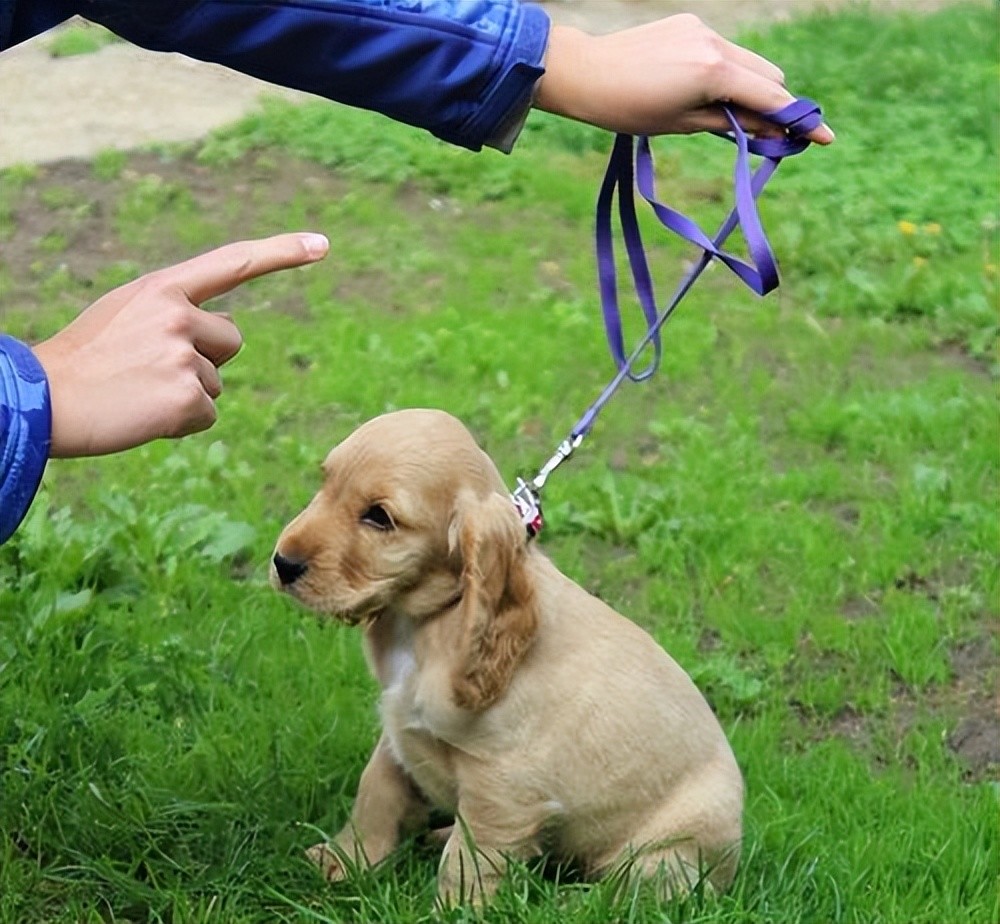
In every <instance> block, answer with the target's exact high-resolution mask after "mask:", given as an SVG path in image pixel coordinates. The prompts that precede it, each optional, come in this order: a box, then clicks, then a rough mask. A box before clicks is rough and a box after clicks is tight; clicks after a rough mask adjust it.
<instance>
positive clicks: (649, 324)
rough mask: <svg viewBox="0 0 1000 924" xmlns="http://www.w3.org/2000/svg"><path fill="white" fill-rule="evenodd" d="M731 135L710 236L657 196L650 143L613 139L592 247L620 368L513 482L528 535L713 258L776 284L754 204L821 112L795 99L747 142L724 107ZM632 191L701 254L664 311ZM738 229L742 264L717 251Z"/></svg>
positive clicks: (645, 374)
mask: <svg viewBox="0 0 1000 924" xmlns="http://www.w3.org/2000/svg"><path fill="white" fill-rule="evenodd" d="M723 111H724V112H725V114H726V118H727V119H728V121H729V124H730V128H731V131H729V132H716V133H715V134H717V135H718V136H719V137H720V138H725V139H726V140H727V141H731V142H733V143H734V144H735V145H736V163H735V166H734V169H733V186H734V198H735V203H734V207H733V210H732V211H731V212H730V214H729V216H728V217H727V218H726V220H725V221H724V222H723V223H722V225H721V227H720V228H719V230H718V231H717V232H716V234H715V236H714V237H713V238H709V237H708V236H707V235H706V234H705V233H704V232H703V231H702V229H701V228H700V227H699V226H698V225H697V223H695V222H694V221H692V220H691V219H690V218H688V217H687V216H686V215H684V214H682V213H681V212H678V211H677V210H675V209H672V208H670V206H668V205H665V204H663V203H662V202H660V201H659V200H658V199H657V198H656V183H655V178H654V168H653V154H652V151H651V150H650V147H649V138H648V137H646V136H645V135H640V136H639V137H638V139H637V140H636V139H634V138H633V136H631V135H618V136H617V137H616V138H615V143H614V147H613V148H612V151H611V158H610V160H609V161H608V169H607V171H606V172H605V174H604V180H603V182H602V183H601V189H600V192H599V193H598V197H597V216H596V218H597V221H596V232H595V241H596V249H597V272H598V281H599V290H600V295H601V311H602V315H603V318H604V330H605V334H606V335H607V339H608V347H609V348H610V350H611V356H612V358H613V360H614V362H615V365H616V367H617V369H618V372H617V374H616V375H615V376H614V378H612V380H611V381H610V382H609V383H608V384H607V385H606V386H605V388H604V390H603V391H602V392H601V394H600V395H599V396H598V398H597V400H596V401H595V402H594V403H593V404H592V405H591V406H590V407H589V408H587V410H586V411H585V412H584V414H583V416H581V417H580V419H579V420H578V421H577V422H576V424H575V425H574V426H573V429H572V430H571V431H570V435H569V436H568V437H567V438H566V439H565V440H563V442H562V443H560V445H559V447H558V448H557V450H556V452H555V454H554V455H553V456H552V458H551V459H549V461H548V462H547V463H546V464H545V465H544V466H543V467H542V469H541V470H540V471H539V473H538V475H537V476H536V477H535V478H534V479H533V480H532V481H531V482H530V483H528V482H525V481H524V480H523V479H520V478H519V479H518V484H517V488H516V489H515V491H514V494H513V499H514V503H515V505H516V506H517V508H518V510H519V512H520V514H521V519H522V521H523V522H524V524H525V528H526V529H527V532H528V536H529V538H530V537H533V536H535V535H536V534H537V533H538V532H539V530H540V529H541V527H542V516H541V500H540V496H539V492H540V491H541V488H542V486H543V485H544V484H545V481H546V480H547V479H548V476H549V475H550V474H551V472H552V471H553V470H554V469H555V468H556V467H557V466H558V465H561V464H562V463H563V462H564V461H565V460H566V459H568V458H569V456H570V455H571V454H572V452H573V451H574V450H575V449H576V448H577V446H579V445H580V443H581V442H582V441H583V438H584V437H585V436H586V435H587V434H588V433H589V432H590V430H591V429H592V428H593V426H594V423H595V422H596V420H597V417H598V415H599V414H600V412H601V410H602V409H603V408H604V405H605V404H607V402H608V401H609V400H610V399H611V397H612V396H613V395H614V393H615V392H616V391H617V390H618V388H619V386H620V385H621V384H622V382H624V381H625V380H626V379H628V380H630V381H633V382H642V381H645V380H646V379H648V378H650V377H651V376H652V375H653V374H654V373H655V372H656V370H657V369H658V368H659V365H660V359H661V356H662V349H663V348H662V343H661V338H660V330H661V329H662V327H663V325H664V324H666V322H667V321H668V320H669V318H670V316H671V315H672V314H673V312H674V309H676V307H677V305H678V304H679V303H680V301H681V299H682V298H684V296H685V295H686V294H687V293H688V291H689V290H690V289H691V286H693V285H694V283H695V281H696V280H697V279H698V277H699V276H700V275H701V273H702V272H703V271H704V269H705V267H706V266H708V264H709V263H710V262H711V261H712V260H713V259H716V260H719V261H720V262H722V263H724V264H725V265H726V266H728V267H729V269H731V270H732V271H733V272H734V273H735V274H736V275H737V276H738V277H739V278H740V279H741V280H742V281H743V282H744V283H745V284H746V285H747V286H748V287H749V288H750V289H752V290H753V291H754V292H756V293H757V294H758V295H766V294H767V293H768V292H771V291H772V290H774V289H775V288H776V287H777V286H778V268H777V263H776V260H775V257H774V253H773V251H772V250H771V245H770V243H769V242H768V240H767V235H766V234H765V233H764V228H763V226H762V225H761V221H760V215H759V213H758V211H757V198H758V196H760V194H761V192H762V191H763V189H764V186H765V185H766V184H767V181H768V180H769V179H770V178H771V177H772V176H773V174H774V171H775V170H777V168H778V165H779V164H780V163H781V160H782V158H785V157H791V156H794V155H796V154H800V153H801V152H802V151H804V150H805V149H806V148H807V147H808V146H809V143H810V142H809V141H808V140H807V139H806V138H804V137H803V136H804V135H805V133H807V132H810V131H812V130H813V129H814V128H816V127H817V126H818V125H819V124H820V123H821V122H822V120H823V115H822V112H821V110H820V107H819V105H818V104H817V103H815V102H814V101H813V100H811V99H807V98H805V97H803V98H800V99H797V100H795V101H794V102H792V103H790V104H789V105H788V106H786V107H784V108H783V109H780V110H778V111H777V112H772V113H768V114H766V118H767V119H768V120H769V121H771V122H774V123H775V124H776V125H779V126H780V127H782V128H783V129H784V130H785V135H784V136H783V137H780V138H750V137H748V136H747V134H746V132H745V131H743V129H742V128H741V127H740V124H739V122H737V120H736V117H735V116H734V115H733V113H732V112H731V111H730V109H729V108H728V107H723ZM751 154H755V155H758V156H760V157H762V158H763V161H762V163H761V164H760V166H758V168H757V169H756V171H753V170H751V167H750V155H751ZM633 187H634V188H636V189H638V190H639V194H640V195H641V196H642V198H643V199H644V200H645V201H646V202H647V203H648V204H649V206H650V207H651V208H652V210H653V213H654V215H655V216H656V218H657V220H658V221H659V222H660V224H661V225H663V227H664V228H666V230H667V231H670V232H672V233H674V234H676V235H678V236H679V237H681V238H682V239H684V240H686V241H688V242H690V243H692V244H694V245H695V246H696V247H698V248H699V249H700V250H701V251H702V253H701V257H700V258H699V259H698V260H697V262H696V263H695V264H694V266H693V267H692V268H691V270H690V271H689V272H688V273H687V275H686V276H685V277H684V278H683V279H682V280H681V283H680V285H679V286H678V287H677V289H676V291H675V292H674V294H673V296H672V297H671V299H670V301H669V302H668V303H667V306H666V307H665V308H664V309H663V311H661V312H659V313H658V312H657V309H656V296H655V293H654V291H653V281H652V277H651V275H650V272H649V265H648V262H647V260H646V254H645V250H644V248H643V244H642V234H641V232H640V230H639V222H638V218H637V216H636V209H635V197H634V194H633ZM616 193H617V196H618V216H619V221H620V223H621V228H622V238H623V240H624V243H625V251H626V254H627V257H628V264H629V269H630V272H631V276H632V283H633V286H634V289H635V293H636V298H637V300H638V302H639V307H640V309H641V310H642V314H643V317H644V319H645V321H646V333H645V336H643V338H642V339H641V340H640V341H639V343H638V345H637V346H636V347H635V349H634V350H633V351H632V353H631V354H630V355H628V356H626V354H625V345H624V337H623V333H622V320H621V309H620V307H619V304H618V274H617V271H616V269H615V250H614V236H613V233H612V224H611V214H612V209H613V202H614V198H615V194H616ZM737 227H739V228H741V229H742V231H743V236H744V239H745V241H746V245H747V253H748V254H749V257H750V259H749V261H747V260H743V259H740V258H739V257H736V256H734V255H733V254H730V253H727V252H726V251H724V250H723V249H722V247H723V245H724V244H725V242H726V240H727V239H728V238H729V236H730V235H731V234H732V232H733V231H734V230H735V229H736V228H737ZM650 345H652V348H653V355H652V358H651V359H650V361H649V363H648V364H647V365H646V367H645V368H644V369H642V370H641V371H639V372H636V371H634V368H635V366H636V364H637V362H638V360H639V359H640V357H641V356H642V354H643V353H644V352H645V351H646V349H647V347H649V346H650Z"/></svg>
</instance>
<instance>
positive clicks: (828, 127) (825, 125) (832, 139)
mask: <svg viewBox="0 0 1000 924" xmlns="http://www.w3.org/2000/svg"><path fill="white" fill-rule="evenodd" d="M823 128H825V129H826V130H827V131H828V132H829V133H830V140H831V141H836V140H837V136H836V135H835V134H834V133H833V129H832V128H830V126H829V125H827V124H826V122H824V123H823Z"/></svg>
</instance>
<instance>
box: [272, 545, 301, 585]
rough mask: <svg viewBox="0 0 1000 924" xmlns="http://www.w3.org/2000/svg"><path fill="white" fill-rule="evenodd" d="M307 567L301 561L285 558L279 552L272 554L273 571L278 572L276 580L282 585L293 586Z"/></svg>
mask: <svg viewBox="0 0 1000 924" xmlns="http://www.w3.org/2000/svg"><path fill="white" fill-rule="evenodd" d="M308 568H309V566H308V565H307V564H306V563H305V562H303V561H297V560H296V559H294V558H285V556H284V555H282V554H281V553H280V552H275V553H274V570H275V571H277V572H278V580H279V581H281V583H282V585H285V586H287V585H288V584H294V583H295V582H296V581H297V580H298V579H299V578H300V577H302V575H303V574H305V573H306V571H307V570H308Z"/></svg>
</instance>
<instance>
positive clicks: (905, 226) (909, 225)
mask: <svg viewBox="0 0 1000 924" xmlns="http://www.w3.org/2000/svg"><path fill="white" fill-rule="evenodd" d="M896 227H897V228H899V230H900V231H902V232H903V234H916V233H917V226H916V225H915V224H914V223H913V222H912V221H898V222H896Z"/></svg>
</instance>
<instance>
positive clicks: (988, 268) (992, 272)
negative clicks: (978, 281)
mask: <svg viewBox="0 0 1000 924" xmlns="http://www.w3.org/2000/svg"><path fill="white" fill-rule="evenodd" d="M983 271H984V272H985V273H986V275H987V276H996V274H997V266H996V264H995V263H987V264H985V265H984V266H983Z"/></svg>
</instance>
